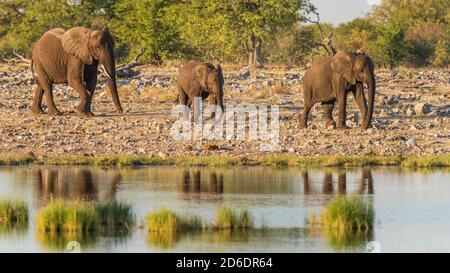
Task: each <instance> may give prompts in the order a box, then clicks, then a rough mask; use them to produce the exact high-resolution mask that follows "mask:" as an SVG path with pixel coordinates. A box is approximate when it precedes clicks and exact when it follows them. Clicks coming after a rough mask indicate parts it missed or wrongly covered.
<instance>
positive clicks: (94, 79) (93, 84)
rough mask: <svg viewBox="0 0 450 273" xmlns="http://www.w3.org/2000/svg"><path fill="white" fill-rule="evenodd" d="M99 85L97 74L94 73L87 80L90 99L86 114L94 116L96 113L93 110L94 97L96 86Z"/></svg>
mask: <svg viewBox="0 0 450 273" xmlns="http://www.w3.org/2000/svg"><path fill="white" fill-rule="evenodd" d="M96 86H97V74H95V75H92V76H91V77H89V78H88V79H87V80H86V89H87V92H88V99H87V104H86V115H88V116H90V117H93V116H95V115H94V113H92V111H91V104H92V99H93V98H94V93H95V87H96Z"/></svg>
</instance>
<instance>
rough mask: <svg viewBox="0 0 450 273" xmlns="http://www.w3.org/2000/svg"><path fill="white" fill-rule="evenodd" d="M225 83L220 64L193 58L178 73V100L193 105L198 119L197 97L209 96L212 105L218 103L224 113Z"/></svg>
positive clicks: (195, 116) (204, 97)
mask: <svg viewBox="0 0 450 273" xmlns="http://www.w3.org/2000/svg"><path fill="white" fill-rule="evenodd" d="M223 85H224V78H223V74H222V68H221V66H220V65H218V66H217V68H216V67H214V65H212V64H209V63H200V62H197V61H194V60H191V61H189V62H188V63H187V64H185V65H184V66H183V67H182V68H181V69H180V71H179V73H178V77H177V90H178V102H179V103H180V104H182V105H187V106H191V105H193V111H194V120H197V117H198V114H199V111H197V109H195V103H194V99H195V98H196V97H201V98H202V99H203V100H204V99H206V98H208V97H209V103H210V105H217V106H218V107H220V108H221V110H222V113H223V112H224V107H223Z"/></svg>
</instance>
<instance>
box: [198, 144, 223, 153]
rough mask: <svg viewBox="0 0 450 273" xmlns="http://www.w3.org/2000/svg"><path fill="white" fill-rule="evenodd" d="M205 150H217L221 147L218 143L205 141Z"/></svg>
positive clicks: (203, 146)
mask: <svg viewBox="0 0 450 273" xmlns="http://www.w3.org/2000/svg"><path fill="white" fill-rule="evenodd" d="M202 148H203V150H205V151H217V150H219V149H220V147H219V146H218V145H215V144H208V143H205V144H203V145H202Z"/></svg>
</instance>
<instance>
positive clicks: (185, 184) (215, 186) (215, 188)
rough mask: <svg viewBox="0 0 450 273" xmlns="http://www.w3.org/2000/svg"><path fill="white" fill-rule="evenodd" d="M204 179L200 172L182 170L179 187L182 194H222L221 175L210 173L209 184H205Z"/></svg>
mask: <svg viewBox="0 0 450 273" xmlns="http://www.w3.org/2000/svg"><path fill="white" fill-rule="evenodd" d="M206 182H207V181H206V179H205V178H203V176H202V172H201V170H194V171H192V172H191V171H189V170H184V171H183V175H182V179H181V183H180V187H181V192H182V193H184V194H190V193H211V194H222V193H223V175H222V174H220V175H218V174H217V173H216V172H211V173H210V175H209V181H208V182H209V183H208V184H206Z"/></svg>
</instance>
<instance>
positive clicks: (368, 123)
mask: <svg viewBox="0 0 450 273" xmlns="http://www.w3.org/2000/svg"><path fill="white" fill-rule="evenodd" d="M366 74H369V75H368V77H366V81H367V82H366V84H367V86H368V90H369V92H368V96H369V98H368V109H367V115H366V120H365V121H364V129H369V128H370V126H371V122H372V116H373V109H374V104H375V90H376V83H375V74H374V69H373V65H372V67H370V68H369V71H368V72H367V73H366Z"/></svg>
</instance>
